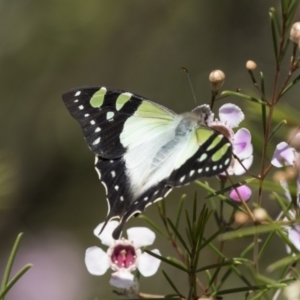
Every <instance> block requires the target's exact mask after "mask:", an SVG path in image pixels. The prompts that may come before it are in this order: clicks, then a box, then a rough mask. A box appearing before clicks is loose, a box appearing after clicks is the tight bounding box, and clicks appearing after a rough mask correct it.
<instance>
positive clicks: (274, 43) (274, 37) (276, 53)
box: [269, 8, 279, 64]
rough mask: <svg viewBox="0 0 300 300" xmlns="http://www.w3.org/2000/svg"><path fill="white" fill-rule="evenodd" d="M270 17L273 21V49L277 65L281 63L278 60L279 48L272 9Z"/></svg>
mask: <svg viewBox="0 0 300 300" xmlns="http://www.w3.org/2000/svg"><path fill="white" fill-rule="evenodd" d="M273 9H274V8H273ZM269 16H270V21H271V31H272V41H273V48H274V54H275V59H276V64H277V63H278V62H279V59H278V48H277V36H276V24H275V16H274V13H273V10H272V9H270V11H269Z"/></svg>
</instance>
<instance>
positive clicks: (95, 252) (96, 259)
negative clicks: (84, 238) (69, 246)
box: [84, 246, 110, 275]
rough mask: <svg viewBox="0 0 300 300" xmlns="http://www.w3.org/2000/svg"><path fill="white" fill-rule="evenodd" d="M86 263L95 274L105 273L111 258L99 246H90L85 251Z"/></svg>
mask: <svg viewBox="0 0 300 300" xmlns="http://www.w3.org/2000/svg"><path fill="white" fill-rule="evenodd" d="M84 261H85V265H86V267H87V269H88V271H89V272H90V273H91V274H93V275H103V274H104V273H105V272H106V271H107V269H108V268H109V267H110V260H109V257H108V255H107V254H106V252H104V251H103V250H102V249H101V248H99V247H96V246H94V247H90V248H88V249H87V250H86V251H85V259H84Z"/></svg>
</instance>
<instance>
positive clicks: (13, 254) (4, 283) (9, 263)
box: [0, 232, 23, 298]
mask: <svg viewBox="0 0 300 300" xmlns="http://www.w3.org/2000/svg"><path fill="white" fill-rule="evenodd" d="M22 235H23V233H22V232H21V233H19V234H18V236H17V238H16V240H15V243H14V245H13V248H12V250H11V253H10V255H9V258H8V261H7V264H6V268H5V271H4V275H3V279H2V283H1V293H3V291H4V290H5V288H6V286H7V283H8V279H9V275H10V272H11V268H12V265H13V263H14V260H15V257H16V254H17V251H18V248H19V245H20V242H21V238H22ZM0 298H1V297H0Z"/></svg>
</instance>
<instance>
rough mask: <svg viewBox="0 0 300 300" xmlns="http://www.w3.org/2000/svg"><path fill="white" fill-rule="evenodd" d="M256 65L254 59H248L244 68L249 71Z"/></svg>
mask: <svg viewBox="0 0 300 300" xmlns="http://www.w3.org/2000/svg"><path fill="white" fill-rule="evenodd" d="M256 67H257V65H256V63H255V61H253V60H248V61H247V62H246V69H247V70H249V71H254V70H255V69H256Z"/></svg>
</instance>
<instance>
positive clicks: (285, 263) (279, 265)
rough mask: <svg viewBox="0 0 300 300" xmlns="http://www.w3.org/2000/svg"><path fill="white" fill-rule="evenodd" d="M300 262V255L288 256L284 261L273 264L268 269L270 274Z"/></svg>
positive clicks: (280, 260)
mask: <svg viewBox="0 0 300 300" xmlns="http://www.w3.org/2000/svg"><path fill="white" fill-rule="evenodd" d="M299 260H300V254H298V255H295V256H292V255H290V256H287V257H284V258H282V259H279V260H277V261H276V262H274V263H272V264H271V265H269V266H268V267H267V271H268V272H273V271H276V270H277V269H280V268H283V267H285V266H291V265H293V264H294V263H295V262H298V261H299Z"/></svg>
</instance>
